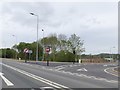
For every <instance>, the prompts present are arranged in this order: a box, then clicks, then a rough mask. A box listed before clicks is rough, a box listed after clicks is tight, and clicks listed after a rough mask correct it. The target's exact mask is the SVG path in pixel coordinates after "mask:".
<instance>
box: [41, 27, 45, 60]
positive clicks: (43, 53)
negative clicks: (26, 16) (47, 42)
mask: <svg viewBox="0 0 120 90" xmlns="http://www.w3.org/2000/svg"><path fill="white" fill-rule="evenodd" d="M42 31H43V58H42V60H43V61H44V51H45V50H44V49H45V47H44V30H43V29H42Z"/></svg>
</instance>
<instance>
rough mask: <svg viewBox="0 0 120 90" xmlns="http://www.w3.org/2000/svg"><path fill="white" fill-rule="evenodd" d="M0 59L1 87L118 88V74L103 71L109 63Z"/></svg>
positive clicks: (67, 89) (68, 89)
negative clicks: (43, 62)
mask: <svg viewBox="0 0 120 90" xmlns="http://www.w3.org/2000/svg"><path fill="white" fill-rule="evenodd" d="M0 60H1V61H2V62H1V63H0V67H1V66H2V72H1V73H2V74H0V76H1V78H2V88H47V87H53V88H60V90H62V88H63V90H64V89H65V90H70V89H71V88H72V89H73V90H74V89H77V88H118V81H117V77H116V76H113V75H110V74H108V73H105V72H104V71H103V69H105V68H106V67H108V66H109V65H107V66H104V65H102V64H100V65H99V64H95V65H93V64H86V65H84V64H74V65H73V64H72V63H65V64H63V63H54V64H53V66H52V65H51V66H50V67H48V66H44V65H39V64H30V63H23V62H17V61H14V60H7V59H3V60H2V59H0ZM110 67H111V66H110ZM81 68H82V69H81ZM77 70H78V71H77ZM5 78H6V79H7V80H6V79H5ZM40 90H41V89H40ZM46 90H47V89H46ZM78 90H79V89H78ZM108 90H110V89H108ZM112 90H113V89H112Z"/></svg>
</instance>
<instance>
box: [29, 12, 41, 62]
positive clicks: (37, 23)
mask: <svg viewBox="0 0 120 90" xmlns="http://www.w3.org/2000/svg"><path fill="white" fill-rule="evenodd" d="M30 14H31V15H34V16H37V41H36V42H37V46H36V62H37V61H38V29H39V16H38V15H36V14H34V13H30Z"/></svg>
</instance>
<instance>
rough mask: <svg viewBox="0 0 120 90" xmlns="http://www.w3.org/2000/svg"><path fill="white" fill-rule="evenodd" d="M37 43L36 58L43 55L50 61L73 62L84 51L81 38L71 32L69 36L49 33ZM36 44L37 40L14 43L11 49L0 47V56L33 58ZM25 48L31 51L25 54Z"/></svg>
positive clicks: (41, 57) (40, 57) (40, 58)
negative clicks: (48, 49)
mask: <svg viewBox="0 0 120 90" xmlns="http://www.w3.org/2000/svg"><path fill="white" fill-rule="evenodd" d="M38 43H39V48H38V60H42V59H43V56H44V59H45V60H46V59H49V60H50V61H64V62H68V61H69V62H73V61H75V60H76V61H77V60H78V59H79V58H80V56H81V54H82V52H84V51H85V48H84V47H83V45H84V42H83V40H81V38H80V37H79V36H77V35H76V34H72V35H71V36H70V37H67V36H66V35H64V34H59V35H57V34H50V35H49V36H47V37H44V38H42V39H39V41H38ZM36 45H37V42H32V43H26V42H20V43H19V44H18V45H16V44H15V45H14V46H13V47H12V48H11V49H10V48H7V49H0V51H2V53H1V57H3V58H4V57H6V58H17V59H18V58H21V59H23V60H25V59H29V60H35V58H36ZM48 46H49V47H50V53H49V57H48V56H47V54H46V53H45V49H46V48H47V47H48ZM25 48H27V49H28V50H31V51H32V53H31V54H30V53H27V54H25V53H24V49H25ZM43 54H44V55H43Z"/></svg>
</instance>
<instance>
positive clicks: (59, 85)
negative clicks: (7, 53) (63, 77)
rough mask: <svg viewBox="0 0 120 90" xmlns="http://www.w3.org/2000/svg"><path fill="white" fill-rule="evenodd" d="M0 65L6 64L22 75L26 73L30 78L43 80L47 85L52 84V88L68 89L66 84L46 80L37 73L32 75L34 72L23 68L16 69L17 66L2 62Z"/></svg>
mask: <svg viewBox="0 0 120 90" xmlns="http://www.w3.org/2000/svg"><path fill="white" fill-rule="evenodd" d="M2 65H4V66H6V67H8V68H10V69H12V70H15V71H17V72H19V73H22V74H24V75H26V76H29V77H31V78H33V79H36V80H38V81H41V82H43V83H45V84H48V85H50V86H53V87H54V88H66V89H68V87H66V86H64V85H61V84H58V83H55V82H53V81H50V80H47V79H45V78H42V77H40V76H37V75H34V74H32V73H29V72H26V71H24V70H21V69H18V68H15V67H12V66H9V65H7V64H3V63H2Z"/></svg>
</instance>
